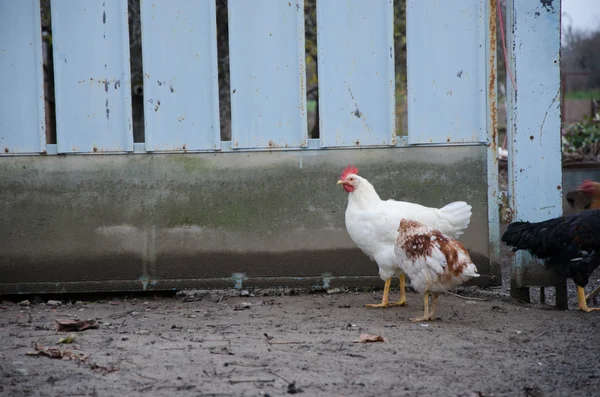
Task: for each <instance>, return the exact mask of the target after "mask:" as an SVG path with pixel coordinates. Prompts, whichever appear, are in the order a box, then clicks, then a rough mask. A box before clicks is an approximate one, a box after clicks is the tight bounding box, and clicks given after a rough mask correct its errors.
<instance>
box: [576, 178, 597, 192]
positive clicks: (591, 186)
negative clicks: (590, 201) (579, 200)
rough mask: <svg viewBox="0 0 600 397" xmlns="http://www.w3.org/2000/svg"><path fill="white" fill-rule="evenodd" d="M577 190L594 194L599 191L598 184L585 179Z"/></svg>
mask: <svg viewBox="0 0 600 397" xmlns="http://www.w3.org/2000/svg"><path fill="white" fill-rule="evenodd" d="M577 190H579V191H582V192H588V193H592V192H596V191H598V190H600V184H599V183H597V182H594V181H592V180H590V179H586V180H584V181H583V182H582V183H581V185H579V188H578V189H577Z"/></svg>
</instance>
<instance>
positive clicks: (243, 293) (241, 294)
mask: <svg viewBox="0 0 600 397" xmlns="http://www.w3.org/2000/svg"><path fill="white" fill-rule="evenodd" d="M240 296H250V292H248V291H247V290H243V291H242V292H240Z"/></svg>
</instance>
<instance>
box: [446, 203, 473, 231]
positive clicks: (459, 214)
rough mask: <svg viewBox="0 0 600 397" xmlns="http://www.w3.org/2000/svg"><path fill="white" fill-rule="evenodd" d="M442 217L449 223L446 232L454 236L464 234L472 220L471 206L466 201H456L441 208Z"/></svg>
mask: <svg viewBox="0 0 600 397" xmlns="http://www.w3.org/2000/svg"><path fill="white" fill-rule="evenodd" d="M440 214H441V215H442V218H443V219H444V220H445V221H446V222H448V223H449V225H448V226H449V227H447V228H444V229H446V230H444V232H445V233H446V234H448V235H450V236H451V237H453V238H457V237H458V236H460V235H461V234H463V230H464V229H466V228H467V227H468V226H469V223H470V222H471V206H470V205H469V204H467V203H465V202H464V201H455V202H452V203H450V204H447V205H446V206H444V207H442V208H440Z"/></svg>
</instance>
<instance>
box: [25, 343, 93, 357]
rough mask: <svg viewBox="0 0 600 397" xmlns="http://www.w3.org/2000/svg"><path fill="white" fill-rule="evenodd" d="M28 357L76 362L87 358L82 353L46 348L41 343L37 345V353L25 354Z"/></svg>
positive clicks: (55, 347)
mask: <svg viewBox="0 0 600 397" xmlns="http://www.w3.org/2000/svg"><path fill="white" fill-rule="evenodd" d="M25 354H26V355H28V356H46V357H50V358H57V359H62V360H76V361H85V360H87V356H86V355H85V354H82V353H75V352H73V351H72V350H69V349H66V350H60V348H58V347H57V346H54V347H45V346H44V345H42V344H40V343H36V344H35V351H29V352H27V353H25Z"/></svg>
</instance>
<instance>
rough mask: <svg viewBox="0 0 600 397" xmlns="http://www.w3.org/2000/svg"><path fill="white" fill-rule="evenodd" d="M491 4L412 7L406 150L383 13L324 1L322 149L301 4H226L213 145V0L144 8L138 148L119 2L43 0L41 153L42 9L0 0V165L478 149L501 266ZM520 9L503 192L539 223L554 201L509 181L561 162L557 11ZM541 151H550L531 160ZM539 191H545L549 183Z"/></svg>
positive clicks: (421, 2)
mask: <svg viewBox="0 0 600 397" xmlns="http://www.w3.org/2000/svg"><path fill="white" fill-rule="evenodd" d="M497 1H499V0H464V1H453V2H449V1H445V0H408V1H407V51H408V65H407V66H408V137H407V138H405V137H398V136H397V135H396V128H395V124H396V123H395V72H394V24H393V15H394V14H393V6H394V5H393V0H350V1H346V0H344V1H341V0H319V1H318V2H317V21H318V54H319V63H318V74H319V98H320V100H319V109H318V112H319V120H320V138H319V139H308V132H307V120H306V113H307V109H306V103H307V101H306V70H305V48H304V47H305V43H304V34H305V33H304V2H303V1H302V0H229V2H228V7H229V11H228V12H229V54H228V56H229V60H230V62H229V64H230V76H231V81H230V86H231V90H230V96H231V125H232V138H231V141H221V139H220V123H219V119H220V115H219V94H218V92H219V86H218V64H217V56H218V55H217V45H216V40H217V37H216V14H215V0H198V1H185V0H153V1H150V0H140V2H141V25H142V50H143V69H144V77H143V86H144V118H145V142H144V143H140V144H134V143H133V131H132V104H131V102H132V98H131V75H130V63H129V62H130V55H129V37H128V35H129V33H128V15H127V12H128V10H127V1H126V0H111V1H105V0H88V1H80V0H52V2H51V5H52V25H53V37H52V51H53V53H54V79H55V98H56V132H57V134H56V135H57V137H56V139H57V142H56V144H49V143H47V142H46V131H45V112H48V111H49V110H48V109H46V108H45V104H44V99H45V98H44V87H43V73H42V66H43V65H42V41H41V31H40V4H39V0H20V1H15V0H0V156H14V155H36V154H37V155H39V154H48V155H52V154H73V155H79V154H91V155H93V154H94V153H96V154H101V153H102V154H106V153H113V154H128V153H132V152H134V151H135V152H136V153H140V152H141V153H144V152H146V153H148V155H150V153H153V152H175V153H177V152H188V153H189V152H245V151H256V150H304V151H310V150H326V149H333V148H336V149H338V148H348V149H350V148H368V147H399V146H407V145H458V144H459V145H463V146H464V145H478V146H487V151H488V152H487V153H488V156H487V157H488V161H487V169H482V170H481V172H482V173H485V174H486V175H487V181H488V192H489V193H488V204H489V205H488V208H489V210H488V220H489V242H490V258H492V260H496V259H497V257H498V207H497V200H498V195H499V192H498V181H497V157H496V150H497V138H496V127H497V126H496V62H497V60H496V28H497V25H496V16H497V15H496V11H497ZM527 3H528V5H523V4H521V5H517V4H516V2H515V1H514V0H508V6H509V9H510V17H511V19H510V21H509V25H508V26H507V27H509V28H510V29H509V30H510V33H511V35H512V36H511V37H512V38H511V40H512V41H511V43H512V44H513V45H512V47H513V48H514V50H511V51H512V52H511V53H512V57H513V58H511V60H510V62H511V65H512V66H513V72H514V73H515V74H516V76H517V82H518V85H519V91H520V93H521V94H520V95H519V97H518V98H519V101H518V102H517V101H516V98H517V97H516V95H514V96H513V97H512V98H513V100H512V102H511V110H512V112H510V114H511V115H512V117H513V118H512V119H511V120H514V121H515V122H514V123H509V124H510V127H511V129H512V130H513V131H512V132H513V135H514V136H513V139H512V140H511V145H509V147H510V148H511V152H510V156H511V173H512V175H514V178H513V179H514V182H515V183H514V184H512V185H511V186H512V187H514V188H515V189H518V190H519V192H520V193H519V194H518V195H512V197H514V198H515V203H513V207H515V208H516V209H517V211H518V214H519V215H520V216H524V217H525V216H528V217H533V218H537V217H541V216H548V215H553V214H556V213H558V210H556V211H554V210H552V211H544V210H543V208H549V207H550V206H552V205H556V206H557V207H556V208H558V207H559V206H560V201H559V200H557V199H558V195H557V194H553V195H545V197H546V199H544V200H542V201H539V200H537V198H536V197H538V196H539V194H538V193H536V192H540V190H537V189H539V186H535V187H534V186H533V185H532V184H531V183H530V182H527V179H522V178H520V177H517V173H516V171H515V167H514V165H517V167H522V168H523V169H526V170H527V172H528V175H530V178H529V179H530V180H531V179H533V177H534V176H540V175H546V173H545V171H542V170H539V169H536V168H535V167H533V164H534V162H535V161H537V160H539V159H540V158H542V159H544V161H545V162H546V164H547V165H548V166H549V167H550V168H551V169H552V170H553V171H556V168H557V164H559V157H558V155H559V154H558V153H556V150H555V149H556V147H555V146H556V142H554V141H552V142H553V143H552V144H550V141H549V140H551V139H554V135H553V134H554V133H555V131H552V132H547V130H548V129H550V128H551V129H555V128H556V127H557V123H559V122H560V120H559V119H558V113H557V111H556V109H557V108H558V106H559V104H560V91H559V90H558V87H559V81H558V76H557V75H556V72H557V70H558V68H559V65H558V63H557V62H553V61H556V57H557V55H558V53H557V48H559V45H560V43H559V37H557V34H555V33H556V32H555V30H556V29H557V27H559V23H560V2H559V1H558V0H556V1H554V2H552V1H550V2H534V1H531V2H527ZM529 3H531V4H529ZM553 3H554V5H553ZM519 4H520V3H519ZM517 15H519V18H525V19H518V18H517V17H516V16H517ZM521 15H522V17H521ZM523 21H529V22H523ZM526 23H530V24H531V26H532V28H531V29H533V30H531V29H530V28H529V27H528V26H525V24H526ZM547 32H551V33H552V34H553V35H552V36H550V39H548V38H547V37H546V35H545V34H546V33H547ZM546 40H549V41H546ZM535 41H537V43H538V44H539V43H546V44H545V45H539V46H537V47H536V44H535ZM515 43H518V44H519V45H516V46H515ZM521 44H522V46H521ZM532 48H536V50H535V51H532ZM538 65H543V66H542V68H541V69H539V68H538ZM540 73H544V74H540ZM538 83H539V84H540V85H544V87H545V88H544V89H539V88H538V87H537V84H538ZM523 98H528V99H523ZM522 99H523V100H522ZM520 112H521V115H520V116H519V114H520ZM524 112H527V117H524V116H523V113H524ZM527 120H529V121H530V122H528V121H527ZM540 125H541V128H540ZM513 127H514V128H518V129H519V130H520V129H527V138H525V137H524V135H522V134H521V135H516V134H514V132H515V130H514V128H513ZM537 138H539V142H540V145H542V144H543V145H550V146H552V147H551V149H552V150H551V153H549V152H548V151H546V150H544V151H542V150H538V149H537V148H536V147H534V146H535V144H536V142H538V140H537ZM557 142H558V141H557ZM517 145H523V146H522V147H529V146H531V147H532V149H531V150H533V152H529V153H533V155H529V154H528V153H525V152H519V150H517V149H518V146H517ZM540 147H541V146H540ZM546 147H548V146H546ZM544 156H545V157H544ZM558 172H560V167H558ZM557 175H558V174H557ZM550 179H551V180H549V181H548V182H551V183H549V185H552V186H551V187H552V189H554V191H553V192H554V193H556V191H557V190H558V191H559V190H560V189H557V185H558V187H560V179H557V178H554V177H552V178H550ZM543 189H544V192H546V190H548V189H550V188H548V189H546V188H545V187H544V188H543ZM538 202H539V203H540V204H539V205H538V204H537V203H538ZM542 207H543V208H542ZM552 208H554V207H552Z"/></svg>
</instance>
